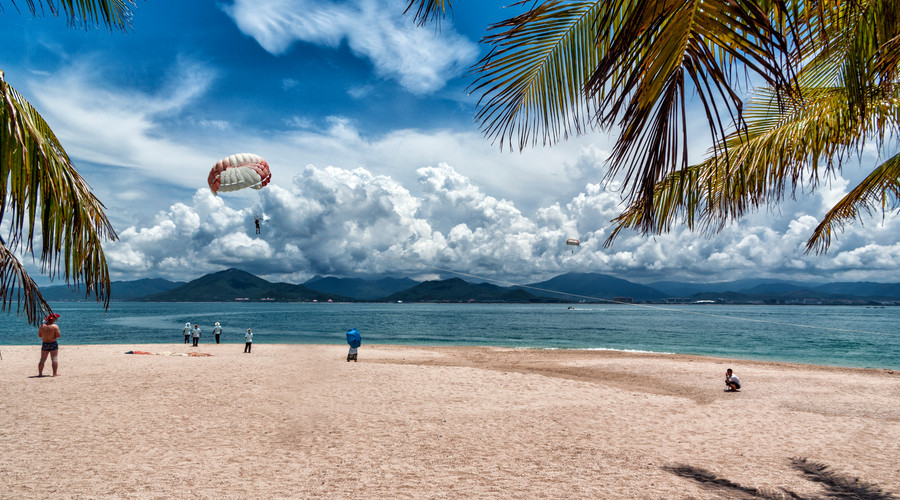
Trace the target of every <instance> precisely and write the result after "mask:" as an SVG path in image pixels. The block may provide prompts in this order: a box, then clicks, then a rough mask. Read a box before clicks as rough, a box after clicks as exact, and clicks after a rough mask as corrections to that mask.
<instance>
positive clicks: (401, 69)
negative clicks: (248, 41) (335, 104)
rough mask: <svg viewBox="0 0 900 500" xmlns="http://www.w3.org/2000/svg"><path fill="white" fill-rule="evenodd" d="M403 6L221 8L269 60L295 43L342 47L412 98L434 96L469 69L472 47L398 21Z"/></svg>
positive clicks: (275, 1) (249, 1) (270, 0)
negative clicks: (368, 62) (271, 56)
mask: <svg viewBox="0 0 900 500" xmlns="http://www.w3.org/2000/svg"><path fill="white" fill-rule="evenodd" d="M404 8H405V4H404V2H400V1H397V0H395V1H390V2H376V1H374V0H355V1H351V2H340V3H338V2H323V1H312V0H266V1H258V0H236V1H235V2H234V3H233V4H231V5H225V6H223V9H224V10H225V12H226V13H227V14H228V15H229V16H231V18H232V19H233V20H234V22H235V24H236V25H237V27H238V28H239V29H240V30H241V31H242V32H243V33H244V34H246V35H248V36H251V37H253V38H254V39H255V40H256V41H257V42H258V43H259V45H260V46H261V47H262V48H263V49H265V50H266V51H267V52H269V53H271V54H273V55H281V54H284V53H285V52H287V51H288V50H289V49H290V47H291V46H292V45H293V44H294V43H296V42H305V43H311V44H315V45H319V46H323V47H331V48H337V47H338V46H339V45H340V44H341V43H342V42H344V41H346V42H347V45H348V46H349V47H350V50H352V51H353V53H354V54H355V55H356V56H358V57H363V58H366V59H368V60H370V61H371V62H372V65H373V67H374V70H375V72H376V73H377V74H378V75H379V76H381V77H384V78H391V79H395V80H397V81H398V82H399V83H400V84H401V85H402V86H403V87H404V88H406V89H408V90H409V91H410V92H414V93H417V94H426V93H430V92H434V91H435V90H438V89H440V88H442V87H443V86H444V84H445V83H446V81H447V80H448V79H449V78H450V77H453V76H456V75H457V74H458V73H459V72H460V71H461V70H462V69H463V68H465V67H467V66H468V65H470V64H471V63H472V62H473V61H474V59H475V57H476V56H477V55H478V49H477V47H476V45H475V44H474V43H472V42H471V41H469V40H468V39H466V38H464V37H462V36H460V35H459V34H457V33H456V32H454V31H453V29H452V26H450V25H449V23H447V24H446V25H445V26H443V27H442V29H441V31H439V32H436V31H435V30H434V29H430V28H427V27H420V26H416V25H415V23H414V22H413V19H412V17H411V16H403V15H402V12H403V9H404Z"/></svg>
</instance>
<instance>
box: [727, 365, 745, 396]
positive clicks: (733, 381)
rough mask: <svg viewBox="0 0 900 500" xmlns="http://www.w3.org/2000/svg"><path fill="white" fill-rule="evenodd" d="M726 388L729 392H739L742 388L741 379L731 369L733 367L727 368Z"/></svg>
mask: <svg viewBox="0 0 900 500" xmlns="http://www.w3.org/2000/svg"><path fill="white" fill-rule="evenodd" d="M725 386H726V387H727V389H725V390H726V391H727V392H739V391H740V390H741V379H739V378H737V375H735V374H734V372H732V371H731V368H729V369H727V370H725Z"/></svg>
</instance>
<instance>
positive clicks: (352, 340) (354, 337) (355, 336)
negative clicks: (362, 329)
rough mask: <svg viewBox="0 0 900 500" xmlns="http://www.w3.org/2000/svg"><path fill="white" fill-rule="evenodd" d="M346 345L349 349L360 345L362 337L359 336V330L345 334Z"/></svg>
mask: <svg viewBox="0 0 900 500" xmlns="http://www.w3.org/2000/svg"><path fill="white" fill-rule="evenodd" d="M347 343H348V344H350V347H359V346H360V344H362V336H361V335H360V334H359V330H357V329H356V328H354V329H352V330H350V331H349V332H347Z"/></svg>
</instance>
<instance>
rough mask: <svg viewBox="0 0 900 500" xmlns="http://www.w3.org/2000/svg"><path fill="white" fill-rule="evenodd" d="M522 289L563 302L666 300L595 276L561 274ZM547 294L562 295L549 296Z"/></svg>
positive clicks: (648, 289)
mask: <svg viewBox="0 0 900 500" xmlns="http://www.w3.org/2000/svg"><path fill="white" fill-rule="evenodd" d="M523 288H524V289H525V290H528V291H529V292H530V293H533V294H535V295H539V296H541V297H553V298H556V299H559V300H566V301H579V300H583V299H586V300H591V299H606V300H611V299H612V298H613V297H631V298H633V299H634V300H640V301H647V300H661V299H664V298H666V297H667V296H669V295H668V294H665V293H663V292H661V291H659V290H657V289H655V288H652V287H649V286H646V285H641V284H638V283H632V282H631V281H628V280H623V279H620V278H614V277H612V276H607V275H605V274H595V273H568V274H563V275H560V276H557V277H555V278H553V279H549V280H547V281H541V282H540V283H532V284H530V285H527V286H526V287H523ZM548 290H552V291H555V292H563V293H553V292H552V291H548Z"/></svg>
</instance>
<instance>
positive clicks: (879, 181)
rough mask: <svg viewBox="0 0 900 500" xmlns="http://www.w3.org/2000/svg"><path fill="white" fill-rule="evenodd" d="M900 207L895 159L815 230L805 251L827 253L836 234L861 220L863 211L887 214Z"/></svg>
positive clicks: (849, 195) (898, 164) (899, 163)
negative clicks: (847, 224) (856, 220)
mask: <svg viewBox="0 0 900 500" xmlns="http://www.w3.org/2000/svg"><path fill="white" fill-rule="evenodd" d="M898 207H900V155H895V156H894V157H892V158H890V159H889V160H887V161H886V162H884V163H882V164H881V165H879V166H878V167H877V168H875V170H873V171H872V173H870V174H869V175H868V176H867V177H866V178H865V179H864V180H863V181H862V182H861V183H859V184H858V185H857V186H856V187H855V188H853V189H852V190H851V191H850V192H849V193H847V195H846V196H844V197H843V198H841V200H840V201H839V202H837V203H836V204H835V205H834V207H832V209H831V210H829V211H828V213H827V214H825V217H824V218H823V219H822V221H821V222H820V223H819V225H818V226H816V229H815V231H813V235H812V237H811V238H810V239H809V241H808V242H807V243H806V251H807V252H811V251H815V252H816V253H822V252H824V251H825V250H826V249H827V248H828V246H829V245H830V244H831V237H832V234H834V233H835V232H836V231H837V230H842V229H843V228H844V225H845V224H846V223H848V222H849V221H852V220H854V219H860V218H861V217H860V216H861V213H862V212H863V211H865V212H867V213H868V214H870V215H871V214H873V213H874V212H876V211H881V213H885V212H887V211H891V210H896V209H897V208H898Z"/></svg>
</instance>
